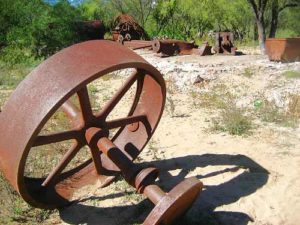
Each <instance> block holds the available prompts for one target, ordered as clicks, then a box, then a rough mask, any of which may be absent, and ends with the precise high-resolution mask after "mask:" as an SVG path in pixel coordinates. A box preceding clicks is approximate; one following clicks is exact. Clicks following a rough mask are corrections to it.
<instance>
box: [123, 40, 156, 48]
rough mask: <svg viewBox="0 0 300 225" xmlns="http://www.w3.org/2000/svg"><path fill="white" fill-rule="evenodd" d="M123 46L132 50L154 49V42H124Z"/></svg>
mask: <svg viewBox="0 0 300 225" xmlns="http://www.w3.org/2000/svg"><path fill="white" fill-rule="evenodd" d="M122 44H123V45H124V46H126V47H128V48H130V49H132V50H137V49H143V48H147V49H152V41H143V40H132V41H123V43H122Z"/></svg>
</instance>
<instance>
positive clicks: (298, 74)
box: [283, 70, 300, 79]
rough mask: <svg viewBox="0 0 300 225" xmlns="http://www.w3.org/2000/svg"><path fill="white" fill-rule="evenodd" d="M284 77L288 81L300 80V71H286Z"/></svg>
mask: <svg viewBox="0 0 300 225" xmlns="http://www.w3.org/2000/svg"><path fill="white" fill-rule="evenodd" d="M283 76H285V78H287V79H300V71H294V70H290V71H286V72H284V73H283Z"/></svg>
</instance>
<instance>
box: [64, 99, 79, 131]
mask: <svg viewBox="0 0 300 225" xmlns="http://www.w3.org/2000/svg"><path fill="white" fill-rule="evenodd" d="M61 109H62V110H63V111H64V112H65V113H66V114H67V116H68V118H69V120H70V121H71V124H72V127H73V128H75V127H77V126H79V125H81V124H82V123H83V121H82V116H81V112H80V110H79V109H78V108H77V107H76V106H75V105H74V104H73V103H72V102H71V101H70V100H68V101H66V102H65V103H64V104H63V105H62V106H61Z"/></svg>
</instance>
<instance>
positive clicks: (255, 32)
mask: <svg viewBox="0 0 300 225" xmlns="http://www.w3.org/2000/svg"><path fill="white" fill-rule="evenodd" d="M253 40H254V41H257V40H258V33H257V25H256V22H255V23H253Z"/></svg>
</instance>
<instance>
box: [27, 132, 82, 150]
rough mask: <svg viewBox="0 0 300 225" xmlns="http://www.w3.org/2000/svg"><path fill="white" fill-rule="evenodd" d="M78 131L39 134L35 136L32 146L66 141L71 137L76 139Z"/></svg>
mask: <svg viewBox="0 0 300 225" xmlns="http://www.w3.org/2000/svg"><path fill="white" fill-rule="evenodd" d="M78 138H79V133H78V131H74V130H71V131H64V132H60V133H55V134H47V135H39V136H37V138H36V140H35V142H34V144H33V147H37V146H41V145H48V144H52V143H57V142H62V141H67V140H71V139H78Z"/></svg>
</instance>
